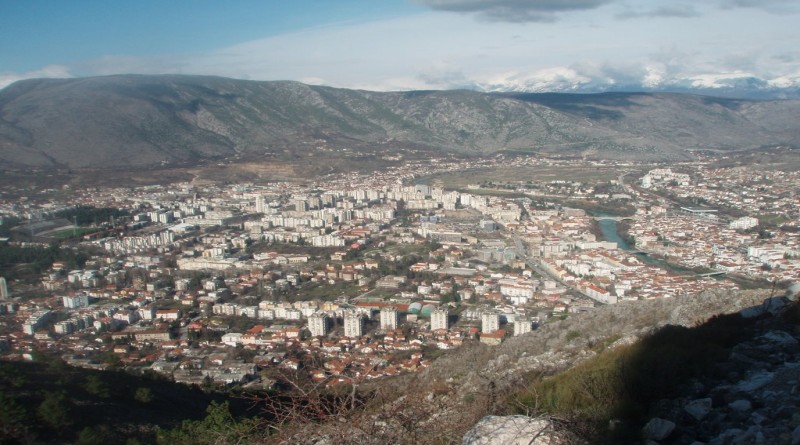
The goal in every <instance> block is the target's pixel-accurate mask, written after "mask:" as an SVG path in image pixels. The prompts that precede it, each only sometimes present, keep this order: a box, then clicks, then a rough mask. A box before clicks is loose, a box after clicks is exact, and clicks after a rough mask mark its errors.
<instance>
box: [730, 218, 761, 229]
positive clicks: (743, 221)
mask: <svg viewBox="0 0 800 445" xmlns="http://www.w3.org/2000/svg"><path fill="white" fill-rule="evenodd" d="M729 227H730V228H731V229H734V230H747V229H752V228H753V227H758V220H757V219H755V218H753V217H751V216H745V217H742V218H739V219H735V220H733V221H731V223H730V226H729Z"/></svg>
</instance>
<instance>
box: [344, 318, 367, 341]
mask: <svg viewBox="0 0 800 445" xmlns="http://www.w3.org/2000/svg"><path fill="white" fill-rule="evenodd" d="M362 335H364V318H363V317H362V315H361V314H358V313H355V312H347V313H346V314H344V336H345V337H352V338H356V337H361V336H362Z"/></svg>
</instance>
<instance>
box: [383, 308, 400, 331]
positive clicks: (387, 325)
mask: <svg viewBox="0 0 800 445" xmlns="http://www.w3.org/2000/svg"><path fill="white" fill-rule="evenodd" d="M398 319H399V317H398V315H397V308H394V307H385V308H383V309H381V329H382V330H384V331H390V330H392V329H397V325H398Z"/></svg>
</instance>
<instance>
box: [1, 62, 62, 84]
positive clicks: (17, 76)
mask: <svg viewBox="0 0 800 445" xmlns="http://www.w3.org/2000/svg"><path fill="white" fill-rule="evenodd" d="M44 77H46V78H68V77H72V73H71V72H70V70H69V68H68V67H66V66H63V65H48V66H46V67H44V68H41V69H38V70H34V71H28V72H25V73H0V89H3V88H5V87H7V86H8V85H11V84H12V83H14V82H16V81H18V80H25V79H35V78H44Z"/></svg>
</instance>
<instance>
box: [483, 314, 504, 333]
mask: <svg viewBox="0 0 800 445" xmlns="http://www.w3.org/2000/svg"><path fill="white" fill-rule="evenodd" d="M498 329H500V314H498V313H497V312H484V313H483V314H481V332H483V333H490V332H494V331H496V330H498Z"/></svg>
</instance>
